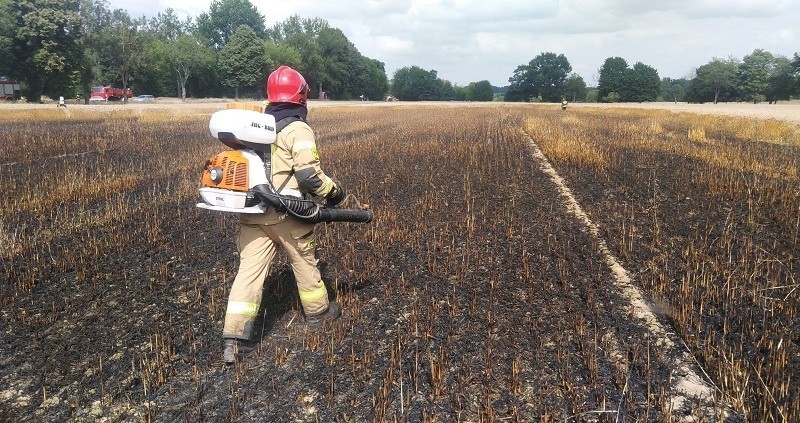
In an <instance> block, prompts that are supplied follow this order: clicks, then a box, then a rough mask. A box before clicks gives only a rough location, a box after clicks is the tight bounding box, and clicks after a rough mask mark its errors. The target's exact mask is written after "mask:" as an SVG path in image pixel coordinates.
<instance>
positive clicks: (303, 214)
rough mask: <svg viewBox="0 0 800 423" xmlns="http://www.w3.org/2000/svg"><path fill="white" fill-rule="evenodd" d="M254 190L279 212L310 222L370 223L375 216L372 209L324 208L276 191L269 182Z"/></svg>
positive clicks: (255, 187) (262, 199) (265, 202)
mask: <svg viewBox="0 0 800 423" xmlns="http://www.w3.org/2000/svg"><path fill="white" fill-rule="evenodd" d="M252 190H253V192H254V193H255V194H256V195H257V196H258V197H259V198H260V199H261V201H263V202H264V204H267V205H268V206H271V207H273V208H275V210H277V211H278V212H279V213H289V214H291V215H292V216H294V217H296V218H298V219H300V220H303V221H306V222H309V223H322V222H357V223H369V222H371V221H372V218H373V213H372V210H353V209H328V208H323V207H320V206H319V205H318V204H316V203H314V202H313V201H309V200H303V199H300V198H294V197H289V196H286V195H280V194H278V193H277V192H275V189H274V188H273V187H272V186H271V185H269V184H261V185H256V186H254V187H253V188H252Z"/></svg>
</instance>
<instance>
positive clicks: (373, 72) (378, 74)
mask: <svg viewBox="0 0 800 423" xmlns="http://www.w3.org/2000/svg"><path fill="white" fill-rule="evenodd" d="M366 60H367V76H366V80H365V83H366V87H365V88H364V95H365V96H366V97H367V99H370V100H383V98H384V97H385V96H386V93H388V92H389V78H388V77H387V76H386V67H385V66H386V65H384V64H383V62H381V61H380V60H375V59H366Z"/></svg>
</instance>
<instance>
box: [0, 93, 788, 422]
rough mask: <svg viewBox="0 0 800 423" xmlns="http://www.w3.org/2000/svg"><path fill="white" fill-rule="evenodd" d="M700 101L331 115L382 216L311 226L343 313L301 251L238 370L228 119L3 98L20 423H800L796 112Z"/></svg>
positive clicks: (7, 249)
mask: <svg viewBox="0 0 800 423" xmlns="http://www.w3.org/2000/svg"><path fill="white" fill-rule="evenodd" d="M48 106H49V105H48ZM678 106H681V107H683V106H682V105H678ZM694 106H695V105H689V106H687V107H688V109H682V108H676V106H670V105H668V104H667V105H659V107H667V108H673V110H662V109H655V108H654V107H656V105H652V106H647V107H633V106H632V105H616V106H614V107H597V106H589V105H575V106H572V105H571V106H570V107H569V108H568V110H567V111H566V112H562V111H561V110H560V109H559V108H558V107H557V106H555V105H519V104H490V105H484V104H476V103H470V104H463V103H452V104H403V103H399V104H385V103H370V104H360V103H346V104H341V103H333V102H330V103H327V102H326V103H318V102H315V103H312V105H311V113H310V118H309V120H310V123H311V125H312V126H313V127H314V129H315V130H316V132H317V136H318V144H319V146H320V153H321V155H322V160H323V165H324V167H325V169H326V171H327V172H328V173H330V174H332V175H333V176H335V177H336V178H337V179H339V180H341V181H342V182H343V183H344V185H345V186H346V187H347V188H348V191H349V192H352V193H354V194H356V195H357V196H358V197H359V200H361V201H362V202H365V203H369V204H370V205H371V206H372V209H373V210H374V211H375V220H374V222H372V223H371V224H368V225H363V224H326V225H318V228H317V232H318V234H317V235H318V238H319V241H320V245H321V249H320V252H321V256H322V270H323V277H324V278H325V280H326V281H327V282H328V283H329V285H330V286H331V288H332V292H331V295H333V296H336V297H337V298H338V300H339V301H340V303H341V304H342V305H343V308H344V313H345V314H344V317H343V319H342V320H341V321H340V322H337V323H336V324H335V325H333V326H331V327H330V328H328V330H327V332H326V333H325V334H317V333H311V332H309V331H307V330H306V329H305V328H304V326H303V323H302V313H301V312H300V310H299V303H298V299H297V291H296V288H294V286H293V280H292V274H291V270H290V268H289V265H288V264H287V263H286V260H285V258H284V257H279V259H278V264H277V265H276V266H275V267H274V269H273V271H272V272H271V273H270V275H269V276H268V280H267V284H266V286H267V287H266V288H265V289H266V292H265V299H264V303H263V304H262V318H261V319H260V328H259V331H258V332H259V335H258V341H259V349H258V350H257V351H256V353H254V354H253V355H251V356H248V357H247V358H246V359H245V360H244V361H243V362H242V363H240V364H237V365H236V366H234V367H226V366H225V365H224V364H223V363H222V362H221V359H220V355H221V348H222V343H221V339H220V336H221V326H222V317H223V315H224V310H225V302H226V298H227V293H228V289H229V287H230V283H231V281H232V279H233V276H234V274H235V272H236V266H237V257H236V253H235V251H236V250H235V245H234V234H235V231H236V217H235V216H234V215H225V214H221V213H212V212H208V211H203V210H199V209H197V208H195V207H194V204H195V203H196V202H197V201H198V195H197V187H198V183H199V177H200V171H201V167H202V164H203V163H204V162H205V159H206V158H208V157H209V156H211V155H213V154H215V153H216V152H218V151H220V150H222V149H224V146H222V144H220V143H219V142H218V141H216V140H214V139H212V138H211V137H210V135H209V134H208V129H207V122H208V117H209V115H210V113H211V112H212V111H214V110H218V109H220V108H222V107H224V104H222V103H212V102H203V103H200V102H198V103H192V104H189V105H177V104H170V103H166V102H162V103H157V104H150V105H145V106H141V105H126V106H121V105H92V106H78V105H70V106H69V107H67V110H64V109H58V110H57V109H55V107H54V106H52V107H45V106H42V107H38V106H37V107H24V106H23V105H10V106H4V109H3V110H4V113H3V114H2V116H0V125H2V126H3V128H4V129H5V130H4V131H2V135H0V137H1V138H0V157H2V159H1V160H0V187H2V188H0V191H2V196H0V278H1V279H2V282H0V315H2V319H1V320H0V337H1V338H2V339H0V352H2V354H0V369H2V370H0V420H9V421H40V420H51V421H68V420H77V421H96V420H99V419H101V418H106V419H107V420H108V421H131V420H134V421H137V420H152V421H265V420H266V421H317V420H318V421H353V422H361V421H375V422H382V421H425V422H434V421H441V422H445V421H487V422H488V421H627V422H633V421H653V422H658V421H692V419H695V420H694V421H752V422H772V421H786V422H789V421H797V420H800V405H799V404H800V389H798V385H797V380H798V378H800V330H799V329H798V327H800V321H798V320H800V316H798V296H800V289H798V287H800V285H798V279H800V268H799V266H800V263H798V256H797V251H798V242H799V241H800V192H799V191H798V186H800V182H799V181H798V178H799V177H800V175H798V168H800V126H798V123H797V121H796V120H795V119H796V117H794V116H796V115H795V113H796V112H797V111H795V110H794V109H792V107H796V106H794V105H788V106H783V105H778V106H774V105H738V108H737V110H746V109H750V108H751V106H753V107H756V106H759V107H763V108H767V110H768V113H770V115H769V118H768V119H766V118H765V116H766V115H764V114H756V115H754V114H753V113H755V112H750V115H749V117H748V116H743V115H745V114H747V112H746V111H737V112H735V113H734V112H731V111H730V110H733V109H734V107H732V106H730V107H729V106H725V105H696V106H697V108H694ZM648 107H649V108H648ZM726 107H729V108H730V110H725V111H715V108H717V109H723V108H726ZM772 107H775V108H774V109H771V108H772ZM786 107H788V109H786ZM701 108H702V110H700V109H701ZM689 109H691V110H689ZM759 110H762V109H759ZM784 110H788V111H784ZM689 111H691V112H692V113H689ZM734 114H739V115H737V116H734ZM539 152H540V153H541V154H539ZM558 181H561V182H558ZM581 216H582V217H581ZM587 222H588V223H587ZM620 269H621V270H620ZM620 275H622V277H623V278H622V279H624V280H621V279H620V278H621V276H620ZM625 278H627V279H625ZM690 382H691V383H690Z"/></svg>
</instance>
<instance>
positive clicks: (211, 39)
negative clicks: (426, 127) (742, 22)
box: [0, 0, 800, 102]
mask: <svg viewBox="0 0 800 423" xmlns="http://www.w3.org/2000/svg"><path fill="white" fill-rule="evenodd" d="M0 57H2V60H0V75H3V76H6V77H9V78H11V79H16V80H19V81H21V82H22V86H23V89H24V94H25V95H26V97H27V98H28V101H34V102H37V101H40V99H41V97H42V96H47V97H52V98H55V97H58V96H59V95H65V96H67V97H74V98H81V97H84V98H86V97H87V96H88V93H89V91H90V88H91V87H92V86H95V85H113V86H116V87H121V88H123V89H126V88H128V87H132V88H133V89H134V91H135V92H137V93H148V94H152V95H155V96H159V97H161V96H170V97H174V96H177V97H180V98H183V99H185V98H187V97H229V96H233V97H236V98H238V97H239V96H246V97H250V98H263V96H264V81H265V77H266V75H267V74H268V73H269V72H270V71H271V70H272V69H275V68H276V67H277V66H279V65H289V66H292V67H294V68H296V69H298V70H299V71H300V72H301V73H302V74H303V75H304V76H305V78H306V80H307V82H308V83H309V85H310V89H311V93H310V97H311V98H329V99H340V100H347V99H357V98H359V99H370V100H381V99H384V98H385V97H386V95H387V93H388V94H391V96H392V97H394V98H396V99H398V100H408V101H418V100H434V101H436V100H466V101H492V100H493V99H495V97H496V96H497V95H498V94H497V93H498V91H499V89H498V88H497V87H493V86H492V85H491V84H490V83H489V81H488V80H483V81H478V82H472V83H469V84H468V85H466V86H459V85H456V84H452V83H451V82H450V81H447V80H444V79H442V78H439V77H438V74H437V71H435V70H426V69H423V68H420V67H418V66H408V67H403V68H400V69H398V70H397V71H395V73H394V75H393V78H392V80H391V81H389V79H388V78H387V75H386V70H385V65H384V63H382V62H380V61H379V60H375V59H371V58H369V57H366V56H364V55H362V54H361V53H360V52H359V51H358V49H357V48H356V47H355V45H353V43H352V42H350V41H349V40H348V39H347V37H346V36H345V35H344V33H343V32H342V31H341V30H339V29H337V28H334V27H332V26H330V25H329V24H328V22H327V21H325V20H323V19H319V18H314V19H307V18H300V17H298V16H292V17H290V18H288V19H286V20H284V21H283V22H280V23H277V24H275V25H274V26H272V27H271V28H267V27H266V25H265V17H264V16H263V15H261V14H260V13H259V12H258V10H257V9H256V8H255V6H253V4H252V3H251V2H250V1H249V0H213V1H212V2H211V4H210V6H209V10H208V11H207V12H203V13H201V14H200V15H198V16H197V17H187V18H185V19H183V20H181V19H180V18H179V17H178V16H177V15H176V14H175V11H174V10H173V9H166V10H165V11H162V12H158V13H157V14H156V15H155V16H154V17H152V18H149V19H148V18H146V17H144V16H143V17H140V18H132V17H131V16H130V15H129V14H128V12H127V11H126V10H123V9H114V10H111V9H109V6H108V3H107V2H106V0H58V1H53V0H0ZM598 74H599V78H598V81H597V82H598V83H597V87H593V88H589V87H587V84H586V82H585V81H584V80H583V78H582V77H581V76H580V75H577V74H575V73H573V72H572V66H571V65H570V63H569V60H567V58H566V57H565V56H564V55H563V54H556V53H551V52H544V53H541V54H539V55H538V56H536V57H534V58H533V59H532V60H531V61H530V62H529V63H527V64H523V65H519V66H518V67H517V68H516V69H515V71H514V73H513V75H512V76H511V77H510V78H509V80H508V82H509V85H508V86H507V87H504V89H503V91H504V94H500V96H502V98H504V99H505V100H506V101H543V102H558V101H561V100H568V101H573V102H575V101H600V102H617V101H623V102H645V101H689V102H718V101H752V102H760V101H769V102H775V101H778V100H788V99H790V98H791V97H792V96H796V95H800V54H798V53H795V54H794V57H793V58H792V59H789V58H786V57H783V56H780V55H773V54H772V53H770V52H767V51H764V50H755V51H754V52H753V53H751V54H749V55H747V56H745V57H744V58H743V59H742V60H741V61H739V60H736V59H734V58H727V59H718V58H714V59H712V60H711V61H710V62H709V63H707V64H705V65H702V66H700V67H698V68H697V70H696V72H695V74H694V75H693V77H692V78H681V79H670V78H660V77H659V75H658V71H657V70H656V69H654V68H653V67H651V66H649V65H646V64H644V63H641V62H637V63H635V64H634V65H633V66H629V65H628V63H627V61H626V60H625V59H623V58H621V57H609V58H607V59H606V60H605V62H604V63H603V65H602V66H601V67H600V68H599V70H598Z"/></svg>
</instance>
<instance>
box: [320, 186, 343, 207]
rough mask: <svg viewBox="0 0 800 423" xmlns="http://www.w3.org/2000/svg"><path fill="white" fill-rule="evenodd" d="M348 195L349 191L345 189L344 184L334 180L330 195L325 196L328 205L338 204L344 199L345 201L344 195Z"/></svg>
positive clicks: (334, 205)
mask: <svg viewBox="0 0 800 423" xmlns="http://www.w3.org/2000/svg"><path fill="white" fill-rule="evenodd" d="M346 195H347V193H346V192H345V191H344V187H343V186H342V184H341V183H339V182H338V181H336V180H334V181H333V188H331V191H330V192H329V193H328V196H327V197H325V199H326V203H327V205H328V207H336V206H338V205H339V204H340V203H341V202H342V201H344V197H345V196H346Z"/></svg>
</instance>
